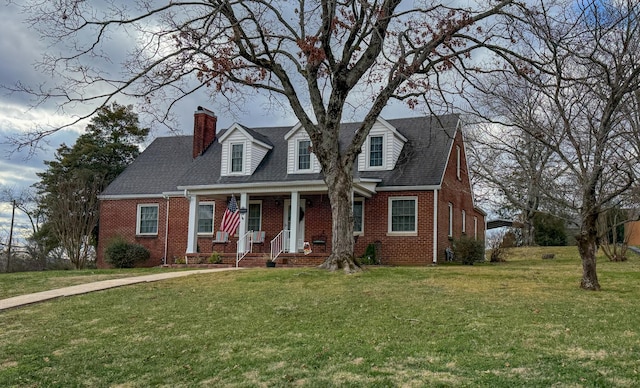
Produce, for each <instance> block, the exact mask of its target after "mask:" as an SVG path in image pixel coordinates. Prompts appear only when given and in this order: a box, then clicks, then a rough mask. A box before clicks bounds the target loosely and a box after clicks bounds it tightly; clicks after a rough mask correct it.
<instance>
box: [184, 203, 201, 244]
mask: <svg viewBox="0 0 640 388" xmlns="http://www.w3.org/2000/svg"><path fill="white" fill-rule="evenodd" d="M186 197H187V198H189V227H188V231H187V233H188V235H187V253H197V252H198V196H197V195H193V194H187V195H186Z"/></svg>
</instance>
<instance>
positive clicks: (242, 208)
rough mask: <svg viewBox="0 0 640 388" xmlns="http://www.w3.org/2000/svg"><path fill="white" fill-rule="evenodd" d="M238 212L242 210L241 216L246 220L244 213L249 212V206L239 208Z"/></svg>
mask: <svg viewBox="0 0 640 388" xmlns="http://www.w3.org/2000/svg"><path fill="white" fill-rule="evenodd" d="M238 212H240V218H242V219H243V220H244V215H245V214H247V208H246V207H241V208H240V209H238Z"/></svg>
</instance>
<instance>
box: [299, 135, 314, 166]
mask: <svg viewBox="0 0 640 388" xmlns="http://www.w3.org/2000/svg"><path fill="white" fill-rule="evenodd" d="M310 169H311V141H310V140H300V141H299V142H298V170H310Z"/></svg>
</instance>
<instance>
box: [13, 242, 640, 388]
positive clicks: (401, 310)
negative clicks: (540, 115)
mask: <svg viewBox="0 0 640 388" xmlns="http://www.w3.org/2000/svg"><path fill="white" fill-rule="evenodd" d="M552 250H554V251H555V252H557V253H558V255H557V258H556V259H554V260H542V259H540V255H539V252H540V251H539V250H536V251H535V252H534V251H529V252H527V251H523V250H518V251H516V252H514V253H513V254H512V258H511V259H509V261H508V262H507V263H503V264H499V265H490V264H481V265H475V266H460V265H440V266H437V267H421V268H372V269H370V270H368V271H365V272H363V273H361V274H358V275H353V276H346V275H343V274H341V273H340V274H337V273H336V274H331V273H327V272H324V271H320V270H316V269H312V268H306V269H278V268H276V269H251V270H244V271H233V272H222V273H214V274H206V275H193V276H189V277H185V278H180V279H172V280H166V281H161V282H155V283H148V284H139V285H134V286H127V287H122V288H117V289H112V290H107V291H101V292H96V293H92V294H87V295H82V296H74V297H69V298H63V299H58V300H54V301H50V302H45V303H41V304H37V305H32V306H27V307H24V308H20V309H14V310H9V311H5V312H3V313H0V327H2V330H0V386H30V387H49V386H119V387H147V386H157V385H163V386H171V387H175V386H178V387H179V386H189V387H191V386H211V387H217V386H242V387H256V386H258V387H259V386H265V387H266V386H312V387H316V386H336V385H339V386H356V387H357V386H362V387H369V386H408V387H414V386H416V387H417V386H487V387H489V386H490V387H497V386H503V387H514V386H572V387H580V386H585V387H591V386H606V387H611V386H621V387H623V386H624V387H628V386H638V385H640V314H638V300H639V299H640V259H638V258H637V257H636V256H633V257H632V258H631V260H630V261H628V262H624V263H609V262H606V261H603V260H601V261H600V262H599V276H600V282H601V285H602V288H603V291H601V292H587V291H582V290H580V289H579V287H578V285H579V280H580V274H581V273H580V262H579V260H578V259H577V257H576V254H575V253H573V252H575V248H553V249H552ZM543 252H545V250H543Z"/></svg>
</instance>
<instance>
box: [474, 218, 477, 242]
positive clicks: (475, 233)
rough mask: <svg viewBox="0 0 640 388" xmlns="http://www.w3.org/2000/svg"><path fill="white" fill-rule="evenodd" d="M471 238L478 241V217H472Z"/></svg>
mask: <svg viewBox="0 0 640 388" xmlns="http://www.w3.org/2000/svg"><path fill="white" fill-rule="evenodd" d="M473 238H474V239H476V240H477V239H478V217H473Z"/></svg>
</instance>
